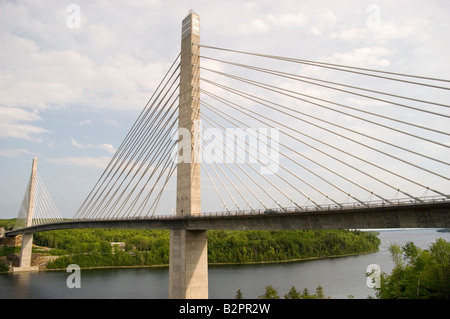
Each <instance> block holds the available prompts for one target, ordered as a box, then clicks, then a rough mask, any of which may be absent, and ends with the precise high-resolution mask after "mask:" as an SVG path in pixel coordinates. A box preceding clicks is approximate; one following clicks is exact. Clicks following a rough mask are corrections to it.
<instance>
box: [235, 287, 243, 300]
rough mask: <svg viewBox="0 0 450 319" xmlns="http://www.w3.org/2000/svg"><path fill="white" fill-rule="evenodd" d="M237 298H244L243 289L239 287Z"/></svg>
mask: <svg viewBox="0 0 450 319" xmlns="http://www.w3.org/2000/svg"><path fill="white" fill-rule="evenodd" d="M236 299H244V297H243V296H242V291H241V289H238V291H236Z"/></svg>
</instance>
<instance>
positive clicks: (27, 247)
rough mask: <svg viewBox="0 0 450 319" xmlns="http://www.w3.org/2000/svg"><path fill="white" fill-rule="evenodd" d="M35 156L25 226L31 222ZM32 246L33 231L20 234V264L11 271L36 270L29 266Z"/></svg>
mask: <svg viewBox="0 0 450 319" xmlns="http://www.w3.org/2000/svg"><path fill="white" fill-rule="evenodd" d="M37 162H38V159H37V157H35V158H33V164H32V167H31V179H30V186H29V188H28V203H27V206H28V207H27V216H26V219H25V227H30V226H32V224H33V212H34V203H35V196H36V179H37ZM32 247H33V233H24V234H23V235H22V249H21V252H20V266H19V267H15V268H13V271H29V270H37V267H31V253H32V252H31V251H32Z"/></svg>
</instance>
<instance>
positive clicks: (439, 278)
mask: <svg viewBox="0 0 450 319" xmlns="http://www.w3.org/2000/svg"><path fill="white" fill-rule="evenodd" d="M389 251H390V252H391V258H392V260H393V262H394V266H395V267H394V268H393V269H392V272H391V274H390V275H387V274H385V273H382V274H381V278H380V279H381V280H380V283H381V286H380V288H378V289H377V292H376V296H377V297H378V298H380V299H417V298H421V299H431V298H433V299H435V298H438V299H448V298H449V291H450V278H449V275H450V242H447V241H445V240H444V239H442V238H441V239H438V240H436V242H434V243H432V244H431V245H430V246H429V249H428V250H426V249H424V250H422V249H420V248H417V247H416V246H415V245H414V244H413V243H407V244H406V245H405V246H403V247H400V246H398V245H391V247H390V248H389Z"/></svg>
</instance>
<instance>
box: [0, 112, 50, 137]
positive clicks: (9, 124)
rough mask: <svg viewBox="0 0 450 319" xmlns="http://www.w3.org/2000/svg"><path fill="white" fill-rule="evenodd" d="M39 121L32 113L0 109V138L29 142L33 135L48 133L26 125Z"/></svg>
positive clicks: (42, 129) (39, 128) (37, 116)
mask: <svg viewBox="0 0 450 319" xmlns="http://www.w3.org/2000/svg"><path fill="white" fill-rule="evenodd" d="M41 120H42V119H41V117H40V116H39V115H37V113H34V112H28V111H25V110H22V109H19V108H9V107H0V137H1V138H18V139H24V140H31V139H32V136H33V135H34V134H42V133H47V132H48V130H46V129H44V128H42V127H38V126H34V125H31V124H28V123H29V122H36V121H41ZM24 122H25V123H24Z"/></svg>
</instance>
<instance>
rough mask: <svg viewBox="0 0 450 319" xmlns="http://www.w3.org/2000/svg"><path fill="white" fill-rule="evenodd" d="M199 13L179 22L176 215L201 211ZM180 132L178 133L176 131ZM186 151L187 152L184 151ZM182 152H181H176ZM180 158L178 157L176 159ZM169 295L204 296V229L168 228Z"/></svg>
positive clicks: (205, 284)
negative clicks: (179, 144) (179, 151)
mask: <svg viewBox="0 0 450 319" xmlns="http://www.w3.org/2000/svg"><path fill="white" fill-rule="evenodd" d="M199 43H200V17H199V16H198V15H197V14H195V13H194V12H192V11H191V12H190V13H189V15H188V16H187V17H186V18H185V19H184V20H183V22H182V36H181V66H180V107H179V118H178V123H179V124H178V127H179V129H180V131H179V132H180V133H181V131H183V132H184V133H186V132H187V134H184V135H183V136H182V138H188V139H189V140H188V141H187V143H185V142H186V141H183V144H184V145H185V146H186V145H187V147H185V148H184V149H183V150H182V152H183V154H179V161H178V165H177V207H176V214H177V216H179V217H184V216H196V215H200V213H201V187H200V173H201V171H200V170H201V163H200V161H199V150H200V148H199V146H200V144H199V143H200V141H199V138H198V133H199V131H198V130H199V126H198V125H199V120H200V103H199V102H198V99H199V97H200V93H199V91H198V90H196V89H194V88H193V87H198V86H199V85H198V79H197V78H195V76H196V75H197V76H198V75H199V67H198V65H199V64H200V61H199V57H198V56H196V55H198V54H199V53H200V49H199V46H198V44H199ZM180 136H181V135H180ZM185 152H188V153H189V154H186V153H185ZM180 155H182V156H180ZM181 158H183V160H182V161H181V160H180V159H181ZM169 258H170V260H169V298H172V299H175V298H176V299H205V298H208V251H207V231H206V230H187V229H176V230H171V231H170V257H169Z"/></svg>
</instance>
